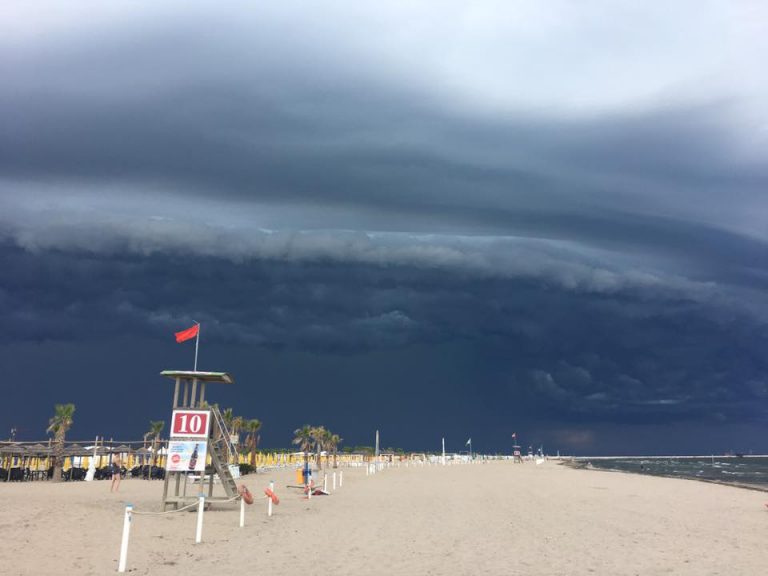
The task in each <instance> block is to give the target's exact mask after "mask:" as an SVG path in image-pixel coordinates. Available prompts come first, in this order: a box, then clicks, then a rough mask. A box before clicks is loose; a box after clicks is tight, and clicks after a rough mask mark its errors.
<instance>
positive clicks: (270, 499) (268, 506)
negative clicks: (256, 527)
mask: <svg viewBox="0 0 768 576" xmlns="http://www.w3.org/2000/svg"><path fill="white" fill-rule="evenodd" d="M271 517H272V498H271V497H270V496H267V518H271Z"/></svg>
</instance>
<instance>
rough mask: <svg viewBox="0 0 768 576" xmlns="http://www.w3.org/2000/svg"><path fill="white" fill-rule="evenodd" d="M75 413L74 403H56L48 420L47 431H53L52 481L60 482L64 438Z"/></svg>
mask: <svg viewBox="0 0 768 576" xmlns="http://www.w3.org/2000/svg"><path fill="white" fill-rule="evenodd" d="M74 415H75V405H74V404H56V406H55V407H54V414H53V417H52V418H51V419H50V420H48V430H47V432H53V433H54V440H53V441H54V442H55V445H54V447H53V478H52V479H53V481H54V482H61V467H62V466H63V465H64V438H65V437H66V435H67V430H69V429H70V428H71V426H72V417H73V416H74Z"/></svg>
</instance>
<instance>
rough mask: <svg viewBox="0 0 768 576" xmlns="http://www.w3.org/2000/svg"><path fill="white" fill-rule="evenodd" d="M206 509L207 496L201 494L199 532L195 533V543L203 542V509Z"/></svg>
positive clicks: (198, 519) (198, 508) (198, 507)
mask: <svg viewBox="0 0 768 576" xmlns="http://www.w3.org/2000/svg"><path fill="white" fill-rule="evenodd" d="M204 507H205V495H204V494H200V501H199V503H198V505H197V530H196V531H195V543H196V544H200V542H202V541H203V508H204Z"/></svg>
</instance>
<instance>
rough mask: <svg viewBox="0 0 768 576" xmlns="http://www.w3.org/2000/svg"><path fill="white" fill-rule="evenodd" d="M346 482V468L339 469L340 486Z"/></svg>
mask: <svg viewBox="0 0 768 576" xmlns="http://www.w3.org/2000/svg"><path fill="white" fill-rule="evenodd" d="M342 484H344V470H339V488H341V486H342Z"/></svg>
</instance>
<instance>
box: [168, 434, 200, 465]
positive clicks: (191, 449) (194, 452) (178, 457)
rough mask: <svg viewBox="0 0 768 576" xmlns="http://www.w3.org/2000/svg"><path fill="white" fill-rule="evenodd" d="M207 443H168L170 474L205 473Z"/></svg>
mask: <svg viewBox="0 0 768 576" xmlns="http://www.w3.org/2000/svg"><path fill="white" fill-rule="evenodd" d="M207 448H208V444H207V442H195V441H194V440H190V441H180V440H171V441H170V442H169V443H168V459H167V461H166V464H165V469H166V470H167V471H168V472H204V471H205V454H206V450H207Z"/></svg>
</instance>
